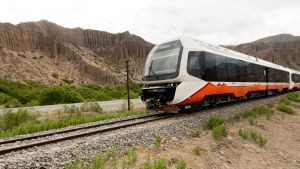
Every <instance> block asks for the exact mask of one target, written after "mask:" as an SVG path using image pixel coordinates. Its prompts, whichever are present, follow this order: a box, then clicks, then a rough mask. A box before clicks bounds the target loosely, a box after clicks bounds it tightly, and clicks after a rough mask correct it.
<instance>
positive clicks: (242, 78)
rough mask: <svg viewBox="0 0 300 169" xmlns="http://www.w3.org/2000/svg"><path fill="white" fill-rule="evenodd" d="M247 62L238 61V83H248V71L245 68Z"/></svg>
mask: <svg viewBox="0 0 300 169" xmlns="http://www.w3.org/2000/svg"><path fill="white" fill-rule="evenodd" d="M245 64H246V63H245V61H243V60H238V69H237V81H239V82H246V81H247V71H246V67H245Z"/></svg>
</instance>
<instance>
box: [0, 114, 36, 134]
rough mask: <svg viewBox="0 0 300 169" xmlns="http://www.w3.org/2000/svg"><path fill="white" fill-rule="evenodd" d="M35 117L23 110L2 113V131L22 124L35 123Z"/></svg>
mask: <svg viewBox="0 0 300 169" xmlns="http://www.w3.org/2000/svg"><path fill="white" fill-rule="evenodd" d="M35 120H36V116H34V115H31V114H29V113H28V111H27V110H25V109H20V110H18V111H17V112H7V113H4V115H3V117H2V123H3V126H2V127H3V128H2V130H10V129H13V128H14V127H17V126H19V125H21V124H23V123H27V122H31V121H35Z"/></svg>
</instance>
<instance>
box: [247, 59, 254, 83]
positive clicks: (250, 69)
mask: <svg viewBox="0 0 300 169" xmlns="http://www.w3.org/2000/svg"><path fill="white" fill-rule="evenodd" d="M253 65H254V64H253V63H248V62H245V68H246V81H247V82H254V71H253Z"/></svg>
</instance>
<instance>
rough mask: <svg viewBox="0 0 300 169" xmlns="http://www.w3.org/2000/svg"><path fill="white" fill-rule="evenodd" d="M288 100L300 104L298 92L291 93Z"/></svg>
mask: <svg viewBox="0 0 300 169" xmlns="http://www.w3.org/2000/svg"><path fill="white" fill-rule="evenodd" d="M287 99H289V100H291V101H293V102H300V98H299V94H298V93H296V92H292V93H289V94H288V95H287Z"/></svg>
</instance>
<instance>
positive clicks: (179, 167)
mask: <svg viewBox="0 0 300 169" xmlns="http://www.w3.org/2000/svg"><path fill="white" fill-rule="evenodd" d="M185 168H186V163H185V161H184V160H182V159H181V160H179V161H178V162H177V164H176V169H185Z"/></svg>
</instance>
